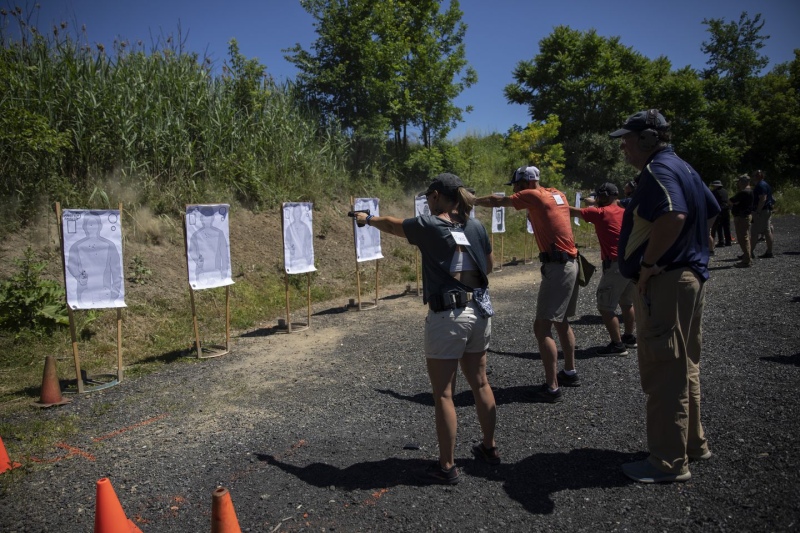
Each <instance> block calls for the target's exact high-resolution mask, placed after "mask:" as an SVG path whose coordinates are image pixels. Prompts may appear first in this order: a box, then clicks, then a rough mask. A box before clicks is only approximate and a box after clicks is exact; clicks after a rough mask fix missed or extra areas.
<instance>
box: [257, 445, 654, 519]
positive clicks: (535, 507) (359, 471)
mask: <svg viewBox="0 0 800 533" xmlns="http://www.w3.org/2000/svg"><path fill="white" fill-rule="evenodd" d="M256 457H257V458H258V460H259V461H264V462H265V463H268V464H270V465H273V466H276V467H277V468H280V469H281V470H283V471H284V472H286V473H287V474H291V475H293V476H295V477H296V478H297V479H299V480H300V481H303V482H304V483H307V484H309V485H313V486H315V487H319V488H328V487H336V488H337V489H343V490H374V489H381V488H389V487H396V486H398V485H408V486H415V487H416V486H426V485H430V483H428V482H426V481H424V480H422V479H420V478H419V476H420V474H421V473H422V472H423V471H424V469H425V467H426V466H427V465H429V464H430V461H426V460H422V459H398V458H396V457H391V458H388V459H383V460H381V461H366V462H363V463H355V464H352V465H350V466H348V467H346V468H339V467H336V466H331V465H328V464H325V463H311V464H309V465H307V466H296V465H293V464H289V463H286V462H283V461H281V460H280V459H278V458H277V457H275V456H273V455H269V454H263V453H257V454H256ZM644 457H646V454H644V453H640V454H630V453H622V452H616V451H611V450H598V449H593V448H585V449H581V450H572V451H570V452H567V453H538V454H534V455H531V456H530V457H527V458H526V459H523V460H522V461H519V462H517V463H513V464H501V465H498V466H489V465H486V464H483V463H479V462H478V461H475V460H467V461H458V466H459V468H461V469H462V472H463V473H464V474H467V475H469V476H475V477H481V478H485V479H488V480H491V481H502V482H503V489H504V490H505V491H506V493H507V494H508V496H509V497H510V498H512V499H514V500H516V501H518V502H519V503H520V504H522V506H523V507H524V508H525V509H526V510H527V511H528V512H529V513H533V514H550V513H552V512H553V511H554V510H555V503H554V502H553V499H552V496H551V495H552V494H554V493H556V492H560V491H564V490H581V489H595V488H599V489H606V488H613V487H623V486H626V485H630V484H631V483H633V482H632V481H631V480H629V479H628V478H626V477H625V476H624V475H623V474H622V470H621V466H622V464H623V463H625V462H628V461H635V460H639V459H643V458H644Z"/></svg>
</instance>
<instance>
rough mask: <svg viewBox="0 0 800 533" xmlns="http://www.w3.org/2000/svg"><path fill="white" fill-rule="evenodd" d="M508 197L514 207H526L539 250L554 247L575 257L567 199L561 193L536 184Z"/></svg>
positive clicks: (542, 250)
mask: <svg viewBox="0 0 800 533" xmlns="http://www.w3.org/2000/svg"><path fill="white" fill-rule="evenodd" d="M510 198H511V205H513V206H514V209H517V210H520V209H527V210H528V220H530V221H531V225H532V226H533V229H534V234H533V235H534V237H535V238H536V244H537V246H538V247H539V251H540V252H551V251H553V249H555V250H558V251H561V252H566V253H568V254H569V255H570V256H572V257H577V256H578V249H577V248H576V247H575V238H574V237H573V236H572V225H571V221H570V215H569V202H568V201H567V197H566V196H564V193H563V192H561V191H559V190H558V189H546V188H544V187H537V188H536V189H524V190H522V191H519V192H518V193H516V194H512V195H511V196H510Z"/></svg>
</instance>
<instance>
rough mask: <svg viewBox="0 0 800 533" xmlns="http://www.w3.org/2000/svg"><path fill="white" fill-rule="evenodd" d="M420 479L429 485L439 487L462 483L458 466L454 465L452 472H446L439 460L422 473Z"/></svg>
mask: <svg viewBox="0 0 800 533" xmlns="http://www.w3.org/2000/svg"><path fill="white" fill-rule="evenodd" d="M420 479H421V480H422V481H427V482H428V483H438V484H439V485H455V484H456V483H458V482H459V481H461V475H460V474H459V472H458V468H457V467H456V465H453V466H452V467H451V468H450V470H445V469H444V468H442V466H441V465H440V464H439V460H438V459H437V460H436V461H434V462H433V463H431V464H430V466H428V467H427V468H426V469H425V470H424V471H423V472H422V474H421V475H420Z"/></svg>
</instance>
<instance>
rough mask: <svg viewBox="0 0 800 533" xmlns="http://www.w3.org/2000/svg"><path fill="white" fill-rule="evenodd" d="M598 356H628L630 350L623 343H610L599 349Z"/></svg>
mask: <svg viewBox="0 0 800 533" xmlns="http://www.w3.org/2000/svg"><path fill="white" fill-rule="evenodd" d="M594 353H596V354H597V355H628V350H627V349H626V348H625V345H624V344H623V343H619V344H614V343H613V342H609V343H608V346H605V347H603V348H599V349H598V350H597V351H596V352H594Z"/></svg>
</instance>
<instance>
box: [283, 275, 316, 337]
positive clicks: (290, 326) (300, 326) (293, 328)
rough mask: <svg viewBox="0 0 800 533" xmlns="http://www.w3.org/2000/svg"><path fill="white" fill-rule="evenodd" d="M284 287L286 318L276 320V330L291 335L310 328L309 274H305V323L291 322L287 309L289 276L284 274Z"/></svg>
mask: <svg viewBox="0 0 800 533" xmlns="http://www.w3.org/2000/svg"><path fill="white" fill-rule="evenodd" d="M284 286H285V289H286V318H285V319H284V318H279V319H278V330H279V331H285V332H286V333H292V332H297V331H305V330H307V329H308V328H310V327H311V273H310V272H306V323H305V324H304V323H302V322H292V321H291V316H292V313H291V310H290V309H289V274H288V273H284Z"/></svg>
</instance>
